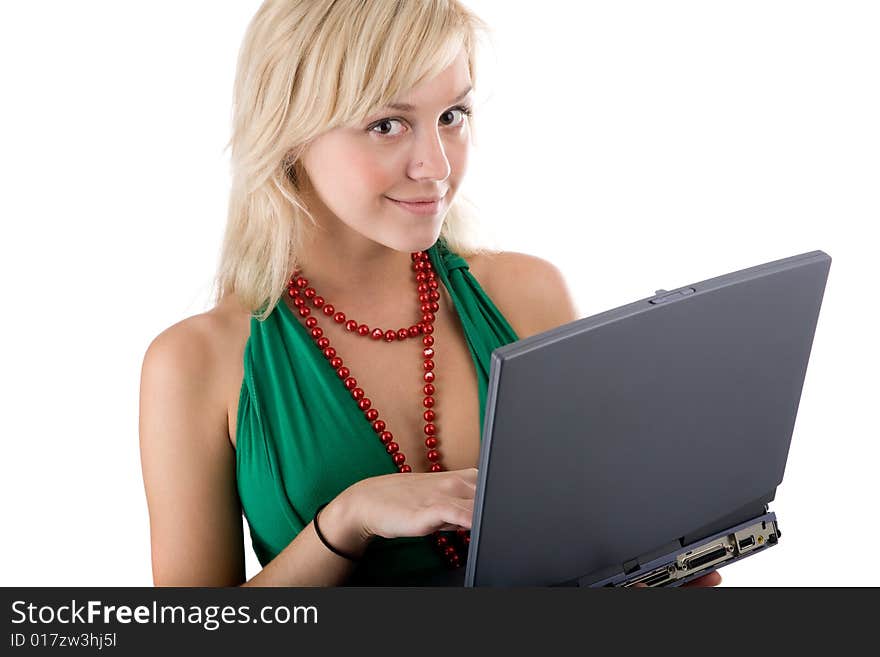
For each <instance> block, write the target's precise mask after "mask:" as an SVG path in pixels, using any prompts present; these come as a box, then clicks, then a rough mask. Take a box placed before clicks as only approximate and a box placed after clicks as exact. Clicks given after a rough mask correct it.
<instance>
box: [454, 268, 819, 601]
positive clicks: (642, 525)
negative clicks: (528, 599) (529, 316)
mask: <svg viewBox="0 0 880 657" xmlns="http://www.w3.org/2000/svg"><path fill="white" fill-rule="evenodd" d="M830 264H831V258H830V257H829V256H828V255H827V254H826V253H824V252H822V251H813V252H810V253H804V254H801V255H797V256H793V257H791V258H785V259H782V260H777V261H774V262H770V263H766V264H764V265H759V266H757V267H752V268H749V269H745V270H742V271H737V272H734V273H731V274H727V275H725V276H719V277H717V278H712V279H709V280H706V281H702V282H700V283H695V284H692V285H688V286H685V287H683V288H680V289H679V290H674V291H672V292H665V291H662V290H661V291H660V293H659V294H658V295H656V296H654V297H648V298H645V299H642V300H640V301H637V302H635V303H631V304H629V305H626V306H622V307H620V308H616V309H614V310H610V311H608V312H604V313H601V314H598V315H594V316H592V317H587V318H584V319H580V320H577V321H574V322H571V323H569V324H566V325H564V326H560V327H558V328H555V329H552V330H550V331H547V332H544V333H541V334H539V335H534V336H531V337H529V338H526V339H524V340H520V341H518V342H515V343H512V344H509V345H505V346H503V347H500V348H498V349H496V350H494V351H493V353H492V359H491V365H490V375H489V388H488V391H487V400H486V401H487V403H486V414H485V417H484V429H483V443H482V447H481V453H480V462H479V477H478V485H477V494H476V498H475V504H474V524H473V527H472V530H471V543H470V549H469V553H468V562H467V569H466V573H465V577H464V582H465V585H467V586H485V585H489V586H492V585H502V586H507V585H521V586H522V585H525V586H528V585H555V584H560V583H563V582H568V581H571V580H572V579H577V578H579V577H582V576H585V575H588V574H590V573H600V574H601V573H602V572H603V571H604V572H610V571H612V570H614V569H617V570H619V569H620V568H621V567H622V565H623V564H624V563H625V562H628V561H630V560H631V559H633V558H636V557H639V556H640V555H648V554H650V553H651V552H652V551H658V550H662V549H663V548H664V547H668V546H669V544H670V542H671V541H676V540H677V539H681V538H683V537H687V538H688V539H690V540H697V539H699V538H702V536H703V535H709V534H711V533H713V531H719V530H720V529H724V528H725V524H726V525H727V526H731V525H733V524H735V523H736V522H739V521H742V520H746V519H748V517H754V516H755V515H758V514H760V513H761V512H762V511H763V510H764V509H765V508H766V506H765V503H766V502H768V501H770V500H772V499H773V497H774V495H775V491H776V486H777V485H778V484H779V483H780V482H781V481H782V477H783V473H784V470H785V462H786V458H787V456H788V449H789V445H790V441H791V437H792V432H793V428H794V422H795V418H796V415H797V410H798V404H799V401H800V395H801V389H802V387H803V382H804V377H805V374H806V369H807V362H808V360H809V356H810V350H811V347H812V342H813V335H814V332H815V329H816V323H817V320H818V316H819V310H820V307H821V302H822V297H823V294H824V289H825V282H826V280H827V276H828V271H829V268H830ZM750 514H751V515H750ZM701 534H702V535H701Z"/></svg>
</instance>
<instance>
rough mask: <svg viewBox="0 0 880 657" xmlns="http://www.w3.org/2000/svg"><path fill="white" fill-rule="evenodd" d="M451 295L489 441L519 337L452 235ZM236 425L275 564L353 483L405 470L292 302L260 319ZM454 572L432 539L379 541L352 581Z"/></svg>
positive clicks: (245, 484)
mask: <svg viewBox="0 0 880 657" xmlns="http://www.w3.org/2000/svg"><path fill="white" fill-rule="evenodd" d="M427 253H428V255H429V257H430V259H431V264H432V265H433V267H434V271H435V273H436V274H437V277H438V278H439V280H440V281H441V282H442V284H443V285H444V286H445V287H446V289H447V291H448V292H449V295H450V296H451V298H452V300H453V302H454V306H455V311H456V314H457V315H458V317H459V319H460V321H461V324H462V328H463V332H464V335H465V337H466V339H467V345H468V348H469V350H470V353H471V356H472V358H473V361H474V365H475V368H476V373H477V382H478V390H479V397H480V423H481V426H480V439H481V440H482V420H483V416H484V414H485V403H486V388H487V386H488V380H489V364H490V356H491V354H492V351H493V350H494V349H495V348H497V347H500V346H503V345H505V344H509V343H511V342H515V341H517V340H518V339H519V338H518V337H517V335H516V334H515V333H514V330H513V329H512V328H511V326H510V324H508V322H507V320H506V319H505V318H504V316H503V315H502V314H501V312H500V311H499V310H498V308H496V307H495V304H494V303H492V300H491V299H490V298H489V297H488V295H487V294H486V293H485V292H484V291H483V289H482V288H481V287H480V284H479V283H478V282H477V280H476V278H474V276H473V275H472V274H471V273H470V271H469V268H468V264H467V262H466V261H465V260H464V259H463V258H462V257H461V256H459V255H457V254H455V253H452V252H451V251H450V250H449V249H448V248H447V246H446V244H445V242H444V241H443V239H442V238H441V239H439V240H438V241H437V242H436V243H435V244H434V245H433V246H432V247H431V248H430V249H428V251H427ZM250 330H251V333H250V337H249V338H248V341H247V344H246V345H245V350H244V378H243V380H242V384H241V392H240V397H239V404H238V414H237V419H236V424H237V435H236V443H237V444H236V477H237V486H238V493H239V498H240V500H241V505H242V510H243V512H244V515H245V517H246V518H247V520H248V525H249V527H250V534H251V540H252V543H253V547H254V552H255V553H256V555H257V558H258V559H259V561H260V564H262V565H263V566H265V565H266V564H267V563H269V562H270V561H271V560H272V559H274V558H275V556H276V555H277V554H278V553H280V552H281V551H282V550H283V549H284V548H285V547H287V545H288V544H289V543H290V542H291V541H292V540H293V539H294V538H295V537H296V535H297V534H298V533H299V532H300V531H302V529H303V528H304V527H305V526H306V525H308V523H309V522H311V520H312V517H313V516H314V513H315V509H317V507H318V506H319V505H320V504H321V503H323V502H327V501H329V500H331V499H333V498H334V497H336V496H337V495H338V494H339V493H341V492H342V491H343V490H345V489H346V488H347V487H349V486H350V485H352V484H354V483H356V482H358V481H360V480H361V479H365V478H367V477H375V476H378V475H385V474H393V473H397V466H396V465H394V462H393V461H392V460H391V457H390V455H389V454H388V453H387V452H386V451H385V447H384V446H383V445H382V443H381V442H380V441H379V440H378V439H377V436H376V433H375V431H374V430H373V428H372V426H370V422H369V421H368V420H367V419H366V418H365V417H364V413H363V411H361V410H360V409H359V408H358V406H357V404H356V402H355V401H354V400H353V399H352V397H351V393H350V392H349V391H348V390H346V388H345V386H343V385H342V381H341V380H340V379H339V377H338V376H337V375H336V373H335V372H334V371H333V368H331V367H328V365H327V359H326V358H325V357H324V355H323V354H322V353H321V350H320V349H317V348H316V347H315V343H314V340H313V338H312V337H311V335H310V334H309V332H308V329H307V328H306V327H305V326H303V324H301V323H300V320H299V319H298V318H297V317H296V316H294V313H293V312H292V311H291V309H290V308H289V307H288V306H287V305H286V304H285V303H284V302H283V300H282V301H280V302H279V303H278V305H277V306H276V307H275V308H274V309H273V311H272V313H271V314H270V315H269V317H267V318H266V320H265V321H263V322H260V321H259V320H257V319H256V318H255V317H252V318H251V326H250ZM444 571H448V566H446V565H445V563H444V561H443V560H442V558H441V556H440V555H439V553H438V552H437V551H436V550H435V548H434V547H433V546H432V545H431V544H430V542H429V537H423V536H415V537H401V538H394V539H386V538H383V537H377V538H375V539H373V541H372V542H371V543H370V544H369V546H368V548H367V550H366V552H365V553H364V556H363V559H362V560H361V561H360V562H359V563H358V566H357V567H356V569H355V570H354V572H353V574H352V576H351V578H350V579H349V580H348V581H347V582H346V584H347V585H367V586H383V585H398V586H405V585H413V586H417V585H428V583H430V582H431V581H433V580H435V579H436V578H437V576H438V574H439V573H441V572H444Z"/></svg>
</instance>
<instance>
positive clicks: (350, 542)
mask: <svg viewBox="0 0 880 657" xmlns="http://www.w3.org/2000/svg"><path fill="white" fill-rule="evenodd" d="M352 502H353V500H352V499H351V496H350V494H349V493H348V490H347V489H346V491H344V492H343V493H341V494H339V495H337V496H336V497H335V498H333V500H332V501H331V502H330V503H329V504H327V506H325V507H324V508H323V509H322V510H321V512H320V514H319V517H318V522H319V523H320V526H321V533H322V534H323V535H324V538H326V539H327V541H328V542H329V543H330V544H331V545H332V546H333V547H335V548H336V549H337V550H339V551H341V552H344V553H345V554H348V555H351V556H352V557H354V558H355V559H360V558H361V557H362V556H363V554H364V552H365V551H366V549H367V547H368V545H369V543H370V541H371V540H372V538H373V537H372V535H370V534H369V533H368V532H367V531H365V530H364V528H363V527H362V525H361V523H360V522H358V517H357V513H356V509H355V506H354V504H353V503H352Z"/></svg>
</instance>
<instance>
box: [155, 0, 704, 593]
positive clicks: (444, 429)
mask: <svg viewBox="0 0 880 657" xmlns="http://www.w3.org/2000/svg"><path fill="white" fill-rule="evenodd" d="M484 27H485V26H484V24H483V23H482V22H481V21H480V20H479V19H478V18H477V17H475V16H474V15H473V14H471V13H470V12H468V11H467V10H466V9H465V8H464V7H463V6H461V5H460V4H459V3H458V2H457V1H456V0H424V1H421V0H419V1H415V2H409V1H408V2H401V1H399V0H359V1H355V0H349V1H339V0H267V1H266V2H264V4H263V5H262V6H261V7H260V9H259V10H258V12H257V14H256V16H255V17H254V19H253V20H252V22H251V24H250V26H249V28H248V31H247V33H246V35H245V38H244V43H243V47H242V49H241V52H240V57H239V62H238V72H237V76H236V82H235V104H234V121H233V124H234V125H233V135H232V139H231V141H230V145H231V146H232V170H233V181H232V192H231V198H230V206H229V217H228V225H227V230H226V236H225V240H224V245H223V251H222V255H221V262H220V267H219V274H218V280H217V282H218V295H217V299H216V306H215V307H214V308H213V309H211V310H210V311H208V312H206V313H203V314H201V315H197V316H194V317H190V318H187V319H185V320H183V321H181V322H179V323H178V324H175V325H174V326H172V327H170V328H168V329H166V330H165V331H163V332H162V333H161V334H160V335H159V336H157V337H156V339H155V340H154V341H153V342H152V343H151V345H150V346H149V348H148V350H147V353H146V355H145V357H144V364H143V371H142V381H141V421H140V435H141V439H140V440H141V455H142V462H143V471H144V482H145V488H146V492H147V499H148V504H149V510H150V526H151V542H152V561H153V578H154V582H155V584H156V585H171V586H187V585H198V586H231V585H245V586H313V585H318V586H325V585H339V584H425V583H429V582H431V581H434V580H435V579H436V578H437V576H438V574H441V573H443V572H448V569H454V568H463V567H464V559H465V557H466V555H467V545H468V541H469V534H468V531H467V530H468V529H469V528H470V522H471V516H472V513H473V501H474V490H475V485H476V469H475V466H476V464H477V458H478V454H479V445H480V425H481V420H482V417H483V415H482V413H483V408H484V403H485V389H486V385H487V376H488V365H489V356H490V354H491V351H492V350H493V349H494V348H496V347H498V346H501V345H503V344H507V343H509V342H512V341H515V340H517V339H520V338H523V337H526V336H528V335H531V334H534V333H538V332H541V331H545V330H548V329H550V328H552V327H554V326H558V325H560V324H563V323H566V322H569V321H573V320H574V319H577V313H576V311H575V309H574V306H573V304H572V302H571V298H570V295H569V294H568V292H567V289H566V287H565V283H564V281H563V279H562V277H561V275H560V273H559V271H558V269H556V268H555V267H554V266H553V265H552V264H550V263H548V262H546V261H544V260H541V259H539V258H535V257H532V256H528V255H525V254H517V253H493V252H490V251H487V250H486V249H480V248H479V247H477V246H476V245H475V244H474V240H473V238H472V237H471V234H472V229H473V222H472V221H471V220H470V219H468V218H467V215H465V214H464V212H463V211H462V209H461V207H460V205H461V203H460V201H459V200H458V199H457V193H458V190H459V188H460V186H461V183H462V180H463V177H464V174H465V171H466V167H467V161H468V151H469V148H470V145H471V140H472V134H473V133H472V116H471V114H472V110H471V102H472V101H471V99H472V95H473V89H474V85H475V78H474V54H475V44H476V38H477V33H478V31H479V30H480V29H484ZM428 201H430V202H428ZM242 512H243V513H244V515H245V517H246V518H247V520H248V524H249V527H250V533H251V539H252V543H253V547H254V550H255V552H256V554H257V556H258V558H259V560H260V563H261V565H262V566H263V569H262V570H261V571H260V572H259V573H257V574H256V575H255V576H254V577H253V578H251V579H250V580H248V581H245V579H246V577H245V569H244V546H243V536H242V523H241V513H242ZM316 520H317V522H316ZM715 577H716V578H717V575H715ZM713 583H714V582H713Z"/></svg>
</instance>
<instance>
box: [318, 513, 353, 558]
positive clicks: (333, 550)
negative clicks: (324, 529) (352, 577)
mask: <svg viewBox="0 0 880 657" xmlns="http://www.w3.org/2000/svg"><path fill="white" fill-rule="evenodd" d="M328 504H330V502H324V503H323V504H322V505H321V506H319V507H318V510H317V511H315V517H314V518H313V519H312V524H313V525H314V526H315V533H316V534H317V535H318V538H320V539H321V542H322V543H323V544H324V545H325V546H326V547H327V549H328V550H330V551H331V552H333V553H334V554H338V555H339V556H340V557H342V558H343V559H348V560H349V561H354V562H355V563H357V562H358V561H360V559H356V558H355V557H352V556H349V555H347V554H345V553H344V552H340V551H339V550H337V549H336V548H335V547H333V546H332V545H330V544H329V543H328V542H327V539H326V538H324V534H322V533H321V528H320V527H318V514H319V513H321V510H322V509H323V508H324V507H325V506H327V505H328Z"/></svg>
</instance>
